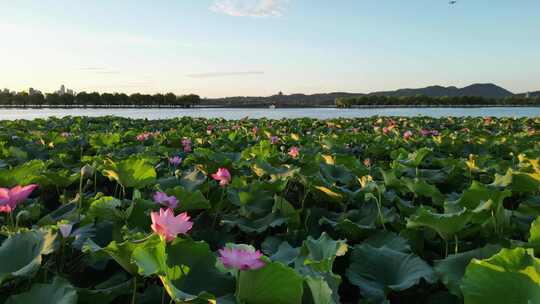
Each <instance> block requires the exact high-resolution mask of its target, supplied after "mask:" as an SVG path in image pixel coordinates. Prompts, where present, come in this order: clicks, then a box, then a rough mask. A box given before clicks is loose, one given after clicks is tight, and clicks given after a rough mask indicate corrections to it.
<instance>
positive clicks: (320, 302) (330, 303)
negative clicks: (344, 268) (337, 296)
mask: <svg viewBox="0 0 540 304" xmlns="http://www.w3.org/2000/svg"><path fill="white" fill-rule="evenodd" d="M305 283H306V285H307V287H308V288H309V291H310V293H309V294H307V292H304V301H303V303H313V304H337V302H336V301H335V300H334V298H333V291H332V288H330V286H328V283H327V282H326V281H325V280H324V278H323V277H313V276H306V277H305ZM306 296H307V298H308V300H306Z"/></svg>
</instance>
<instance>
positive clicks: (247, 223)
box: [221, 213, 286, 233]
mask: <svg viewBox="0 0 540 304" xmlns="http://www.w3.org/2000/svg"><path fill="white" fill-rule="evenodd" d="M221 223H223V224H224V225H228V226H233V227H235V226H236V227H238V228H239V229H240V230H242V231H243V232H246V233H262V232H264V231H266V230H267V229H268V228H271V227H277V226H281V225H283V224H285V223H286V219H285V218H284V217H283V216H281V215H280V214H277V213H268V215H266V216H264V217H262V218H257V219H248V218H244V217H239V216H236V215H224V216H223V217H222V219H221Z"/></svg>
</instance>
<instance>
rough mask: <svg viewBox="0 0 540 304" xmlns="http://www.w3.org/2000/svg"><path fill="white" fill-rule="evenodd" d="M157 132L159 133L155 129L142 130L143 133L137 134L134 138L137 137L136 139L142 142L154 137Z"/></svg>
mask: <svg viewBox="0 0 540 304" xmlns="http://www.w3.org/2000/svg"><path fill="white" fill-rule="evenodd" d="M159 134H160V133H159V132H158V131H156V132H143V133H141V134H139V135H137V138H136V139H137V141H140V142H143V141H147V140H149V139H150V138H152V137H156V136H158V135H159Z"/></svg>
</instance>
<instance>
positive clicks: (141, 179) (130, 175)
mask: <svg viewBox="0 0 540 304" xmlns="http://www.w3.org/2000/svg"><path fill="white" fill-rule="evenodd" d="M107 168H108V169H107V170H105V171H104V175H105V176H106V177H108V178H109V179H110V180H115V181H116V182H118V183H119V184H120V185H122V187H124V188H136V189H141V188H144V187H146V186H149V185H152V184H154V183H155V182H156V170H154V167H153V166H152V165H151V164H149V163H148V162H147V161H146V160H145V159H142V158H129V159H126V160H122V161H119V162H113V161H110V162H109V164H108V166H107Z"/></svg>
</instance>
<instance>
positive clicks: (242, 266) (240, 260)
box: [219, 248, 265, 270]
mask: <svg viewBox="0 0 540 304" xmlns="http://www.w3.org/2000/svg"><path fill="white" fill-rule="evenodd" d="M262 256H263V254H262V253H261V252H260V251H259V250H256V251H255V250H249V249H240V248H223V249H220V250H219V260H220V261H221V263H223V266H225V267H226V268H229V269H239V270H249V269H250V270H255V269H259V268H261V267H263V266H264V265H265V263H264V262H263V261H262V260H261V257H262Z"/></svg>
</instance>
